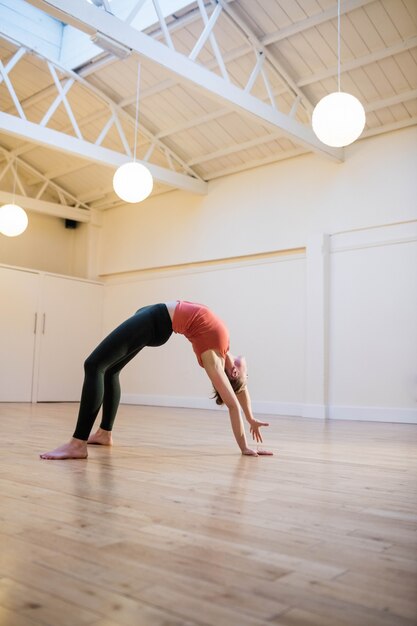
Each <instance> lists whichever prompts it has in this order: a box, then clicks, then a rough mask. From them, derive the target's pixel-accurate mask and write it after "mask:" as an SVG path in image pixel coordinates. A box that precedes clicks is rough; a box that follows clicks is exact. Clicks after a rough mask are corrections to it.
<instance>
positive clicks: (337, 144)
mask: <svg viewBox="0 0 417 626" xmlns="http://www.w3.org/2000/svg"><path fill="white" fill-rule="evenodd" d="M365 119H366V118H365V110H364V108H363V106H362V104H361V103H360V102H359V100H358V99H357V98H355V96H352V95H351V94H350V93H345V92H343V91H335V92H333V93H330V94H328V95H327V96H324V98H322V99H321V100H320V101H319V102H318V104H317V105H316V107H315V109H314V111H313V117H312V125H313V130H314V132H315V134H316V135H317V137H318V138H319V139H320V141H322V142H323V143H325V144H326V145H327V146H332V147H334V148H341V147H342V146H348V145H349V144H351V143H353V142H354V141H356V139H357V138H358V137H359V136H360V135H361V133H362V131H363V129H364V127H365Z"/></svg>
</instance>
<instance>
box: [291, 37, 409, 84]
mask: <svg viewBox="0 0 417 626" xmlns="http://www.w3.org/2000/svg"><path fill="white" fill-rule="evenodd" d="M415 47H417V37H409V38H408V39H406V40H405V41H401V42H400V43H397V44H394V45H393V46H388V47H386V48H382V49H381V50H377V51H375V52H371V53H370V54H367V55H365V56H362V57H359V58H358V59H352V60H351V61H345V62H344V63H342V64H341V66H340V72H341V73H342V74H343V73H345V72H350V71H351V70H356V69H359V68H360V67H364V66H365V65H369V64H370V63H375V62H376V61H382V59H386V58H387V57H390V56H393V55H395V54H400V53H401V52H405V51H406V50H411V49H412V48H415ZM333 76H337V67H329V68H328V69H325V70H322V71H320V72H316V73H315V74H311V75H310V76H307V77H305V78H301V79H300V80H298V81H297V85H298V86H299V87H305V86H306V85H311V84H313V83H318V82H319V81H321V80H325V79H326V78H332V77H333Z"/></svg>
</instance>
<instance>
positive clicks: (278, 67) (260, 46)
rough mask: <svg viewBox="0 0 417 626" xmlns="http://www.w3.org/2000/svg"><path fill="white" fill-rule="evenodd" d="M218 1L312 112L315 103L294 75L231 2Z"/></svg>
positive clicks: (231, 19) (232, 20)
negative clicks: (304, 91)
mask: <svg viewBox="0 0 417 626" xmlns="http://www.w3.org/2000/svg"><path fill="white" fill-rule="evenodd" d="M212 1H214V0H212ZM216 2H219V3H220V4H221V5H222V6H223V8H224V10H225V13H226V15H227V16H228V18H229V19H230V21H231V22H232V23H233V24H234V25H235V26H237V27H238V28H239V29H240V30H241V31H242V32H243V33H244V34H245V36H246V37H248V39H249V41H250V42H251V43H252V44H253V46H254V47H255V49H256V50H257V51H258V52H262V54H263V55H264V57H265V59H267V61H268V63H269V66H270V68H271V69H272V70H273V71H274V72H275V73H276V74H277V75H278V77H279V78H280V80H283V81H284V82H285V83H286V84H287V85H288V87H289V89H290V90H291V91H292V92H293V94H294V96H295V97H299V98H300V100H301V102H302V104H303V106H304V107H305V109H306V111H307V112H309V113H311V112H312V111H313V108H314V106H313V104H312V103H311V102H310V100H309V99H308V97H307V96H306V94H305V93H303V91H302V90H301V89H300V87H299V86H298V85H297V84H296V82H295V80H294V79H293V78H292V76H290V75H289V74H288V72H287V70H286V69H285V68H284V67H283V65H282V63H280V62H279V61H278V59H277V58H276V57H274V56H273V55H272V54H271V53H270V51H269V50H268V49H267V47H266V46H264V45H263V44H262V42H261V40H260V39H258V37H257V36H256V35H255V33H254V32H253V31H252V29H250V28H249V26H248V25H247V24H246V23H245V22H244V20H242V18H241V17H240V16H239V14H238V12H237V11H236V10H235V9H234V8H233V7H232V6H230V4H228V3H227V2H226V1H225V0H216Z"/></svg>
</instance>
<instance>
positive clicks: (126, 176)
mask: <svg viewBox="0 0 417 626" xmlns="http://www.w3.org/2000/svg"><path fill="white" fill-rule="evenodd" d="M113 188H114V191H115V192H116V193H117V195H118V196H119V198H121V199H122V200H124V201H125V202H142V200H145V198H147V197H148V196H149V194H150V193H151V191H152V188H153V179H152V174H151V173H150V171H149V170H148V168H147V167H145V166H144V165H142V164H141V163H138V162H137V161H131V162H130V163H125V164H124V165H121V166H120V167H119V168H118V169H117V170H116V172H115V174H114V176H113Z"/></svg>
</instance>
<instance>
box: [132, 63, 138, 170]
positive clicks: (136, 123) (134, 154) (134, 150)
mask: <svg viewBox="0 0 417 626" xmlns="http://www.w3.org/2000/svg"><path fill="white" fill-rule="evenodd" d="M139 85H140V61H139V62H138V79H137V84H136V117H135V145H134V149H133V160H134V161H135V162H136V146H137V137H138V117H139Z"/></svg>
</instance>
